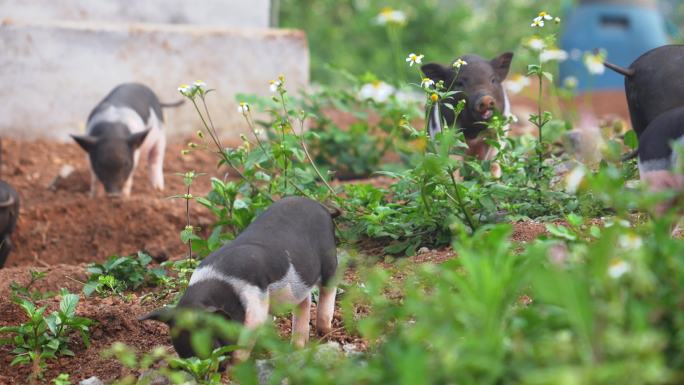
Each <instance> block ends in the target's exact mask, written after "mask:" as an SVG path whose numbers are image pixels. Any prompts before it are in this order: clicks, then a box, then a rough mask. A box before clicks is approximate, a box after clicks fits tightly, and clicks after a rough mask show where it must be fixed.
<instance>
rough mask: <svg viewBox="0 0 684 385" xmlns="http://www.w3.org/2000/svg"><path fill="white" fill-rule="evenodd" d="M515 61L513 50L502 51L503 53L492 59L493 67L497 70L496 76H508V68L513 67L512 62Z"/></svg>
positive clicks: (502, 78)
mask: <svg viewBox="0 0 684 385" xmlns="http://www.w3.org/2000/svg"><path fill="white" fill-rule="evenodd" d="M512 61H513V52H505V53H502V54H501V55H499V56H497V57H495V58H494V59H492V61H491V63H492V67H493V68H494V71H495V72H496V76H498V77H499V80H504V79H506V76H508V70H510V69H511V62H512Z"/></svg>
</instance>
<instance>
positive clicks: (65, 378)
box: [52, 373, 71, 385]
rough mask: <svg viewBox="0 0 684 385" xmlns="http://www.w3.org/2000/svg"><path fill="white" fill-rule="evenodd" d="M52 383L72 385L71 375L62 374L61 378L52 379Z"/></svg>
mask: <svg viewBox="0 0 684 385" xmlns="http://www.w3.org/2000/svg"><path fill="white" fill-rule="evenodd" d="M52 383H53V384H55V385H71V381H70V380H69V374H67V373H60V374H59V376H57V377H55V378H53V379H52Z"/></svg>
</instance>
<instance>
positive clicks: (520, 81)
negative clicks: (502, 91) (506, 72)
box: [504, 74, 530, 94]
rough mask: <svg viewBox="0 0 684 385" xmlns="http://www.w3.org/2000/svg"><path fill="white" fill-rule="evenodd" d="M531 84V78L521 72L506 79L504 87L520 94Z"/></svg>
mask: <svg viewBox="0 0 684 385" xmlns="http://www.w3.org/2000/svg"><path fill="white" fill-rule="evenodd" d="M529 85H530V78H528V77H527V76H523V75H521V74H514V75H511V76H509V77H508V80H506V81H504V87H506V89H507V90H508V91H510V92H511V93H513V94H518V93H520V92H521V91H522V90H524V89H525V88H526V87H528V86H529Z"/></svg>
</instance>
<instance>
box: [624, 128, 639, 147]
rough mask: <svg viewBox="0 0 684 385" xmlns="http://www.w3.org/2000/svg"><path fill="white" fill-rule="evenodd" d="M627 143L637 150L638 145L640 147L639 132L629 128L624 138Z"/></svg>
mask: <svg viewBox="0 0 684 385" xmlns="http://www.w3.org/2000/svg"><path fill="white" fill-rule="evenodd" d="M624 142H625V145H626V146H627V147H629V148H631V149H632V150H635V149H636V148H637V147H639V138H638V137H637V134H636V132H635V131H634V130H629V131H627V133H626V134H625V138H624Z"/></svg>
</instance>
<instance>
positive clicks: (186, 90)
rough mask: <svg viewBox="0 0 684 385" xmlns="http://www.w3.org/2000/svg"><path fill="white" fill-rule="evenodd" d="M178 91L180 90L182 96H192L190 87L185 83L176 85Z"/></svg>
mask: <svg viewBox="0 0 684 385" xmlns="http://www.w3.org/2000/svg"><path fill="white" fill-rule="evenodd" d="M178 92H180V93H181V95H183V96H187V97H190V96H192V87H190V86H189V85H187V84H181V85H180V86H178Z"/></svg>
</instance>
